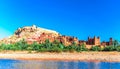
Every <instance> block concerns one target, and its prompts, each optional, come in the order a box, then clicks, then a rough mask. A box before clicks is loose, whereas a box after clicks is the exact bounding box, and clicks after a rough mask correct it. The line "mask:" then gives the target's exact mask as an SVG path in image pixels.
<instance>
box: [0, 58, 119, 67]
mask: <svg viewBox="0 0 120 69" xmlns="http://www.w3.org/2000/svg"><path fill="white" fill-rule="evenodd" d="M0 69H120V63H118V62H80V61H73V62H68V61H37V60H29V61H27V60H26V61H24V60H22V61H21V60H10V59H0Z"/></svg>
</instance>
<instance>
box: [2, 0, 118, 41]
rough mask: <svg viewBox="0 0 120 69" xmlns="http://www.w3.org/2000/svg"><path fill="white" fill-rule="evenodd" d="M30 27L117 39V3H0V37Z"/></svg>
mask: <svg viewBox="0 0 120 69" xmlns="http://www.w3.org/2000/svg"><path fill="white" fill-rule="evenodd" d="M33 24H35V25H37V26H39V27H44V28H48V29H53V30H56V31H58V32H60V33H61V34H63V35H71V36H76V37H78V38H79V39H84V40H86V39H87V37H88V36H91V37H93V36H95V35H96V36H100V37H101V40H108V39H109V37H113V38H115V39H118V40H120V31H119V29H120V1H119V0H0V38H4V37H6V36H9V35H11V34H13V33H14V31H15V30H16V29H17V28H18V27H22V26H31V25H33Z"/></svg>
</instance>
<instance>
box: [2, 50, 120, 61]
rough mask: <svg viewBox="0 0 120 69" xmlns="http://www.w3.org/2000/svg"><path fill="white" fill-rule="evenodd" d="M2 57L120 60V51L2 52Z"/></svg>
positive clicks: (18, 58) (19, 58)
mask: <svg viewBox="0 0 120 69" xmlns="http://www.w3.org/2000/svg"><path fill="white" fill-rule="evenodd" d="M0 59H17V60H59V61H61V60H63V61H103V62H120V52H81V53H28V52H25V51H24V52H20V51H17V52H12V51H9V52H0Z"/></svg>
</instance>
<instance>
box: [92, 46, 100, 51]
mask: <svg viewBox="0 0 120 69" xmlns="http://www.w3.org/2000/svg"><path fill="white" fill-rule="evenodd" d="M91 50H92V51H101V48H100V47H99V46H92V48H91Z"/></svg>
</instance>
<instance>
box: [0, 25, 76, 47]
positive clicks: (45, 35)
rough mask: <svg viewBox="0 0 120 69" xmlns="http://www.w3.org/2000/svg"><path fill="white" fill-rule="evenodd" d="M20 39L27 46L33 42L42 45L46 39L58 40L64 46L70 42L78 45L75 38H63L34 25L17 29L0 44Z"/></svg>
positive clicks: (54, 32)
mask: <svg viewBox="0 0 120 69" xmlns="http://www.w3.org/2000/svg"><path fill="white" fill-rule="evenodd" d="M22 39H25V40H26V41H27V43H29V44H31V43H33V42H37V43H43V42H44V41H45V40H46V39H49V40H50V42H53V41H54V40H58V41H60V42H61V43H64V44H65V45H70V44H71V43H72V42H76V43H78V39H77V38H75V37H70V36H63V35H60V34H59V33H58V32H56V31H53V30H49V29H44V28H40V27H37V26H35V25H33V26H25V27H23V28H18V29H17V30H16V31H15V33H14V34H13V35H12V36H10V37H8V38H5V39H2V40H1V41H0V43H5V44H11V43H15V42H18V41H20V40H22Z"/></svg>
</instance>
